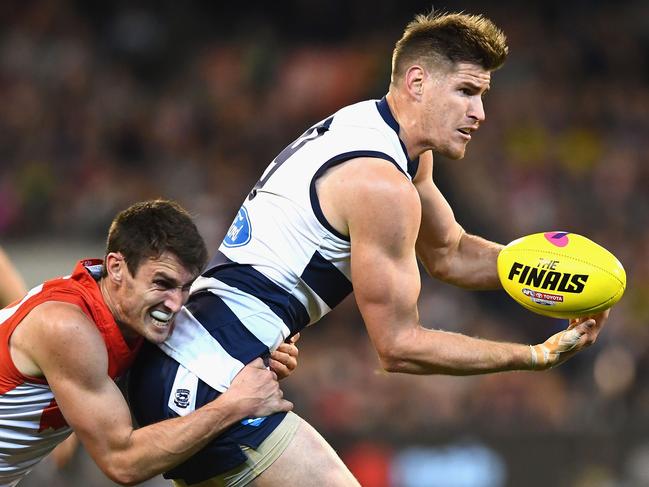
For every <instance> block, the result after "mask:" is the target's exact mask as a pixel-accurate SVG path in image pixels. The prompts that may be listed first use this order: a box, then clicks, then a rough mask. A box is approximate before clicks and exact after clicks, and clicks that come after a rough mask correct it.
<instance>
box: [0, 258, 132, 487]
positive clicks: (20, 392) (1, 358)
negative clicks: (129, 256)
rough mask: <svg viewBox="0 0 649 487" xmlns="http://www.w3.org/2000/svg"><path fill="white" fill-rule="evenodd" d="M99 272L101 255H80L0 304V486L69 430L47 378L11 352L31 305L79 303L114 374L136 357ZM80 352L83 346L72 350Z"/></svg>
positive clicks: (21, 474)
mask: <svg viewBox="0 0 649 487" xmlns="http://www.w3.org/2000/svg"><path fill="white" fill-rule="evenodd" d="M100 272H101V261H100V260H96V259H91V260H83V261H80V262H79V263H77V265H76V267H75V269H74V271H73V273H72V275H70V276H66V277H61V278H57V279H53V280H51V281H47V282H45V283H43V284H41V285H40V286H37V287H35V288H34V289H32V290H31V291H30V292H29V293H28V294H27V295H26V296H25V297H24V298H23V299H22V300H21V301H19V302H17V303H12V304H11V305H10V306H9V307H7V308H4V309H2V310H0V486H13V485H16V484H17V483H18V482H19V481H20V479H21V478H22V477H24V476H25V475H26V474H27V473H28V472H29V471H30V470H31V469H32V468H33V467H34V465H35V464H36V463H38V462H39V461H40V460H41V459H42V458H43V457H45V456H46V455H47V454H48V453H50V452H51V451H52V450H53V449H54V447H55V446H56V445H57V444H59V443H60V442H62V441H63V440H64V439H65V438H66V437H67V436H68V435H69V434H70V433H71V429H70V427H69V426H68V425H67V423H66V421H65V419H64V418H63V415H62V414H61V411H60V410H59V407H58V405H57V404H56V399H54V394H53V393H52V391H51V389H50V387H49V385H48V384H47V381H46V380H45V379H44V378H39V377H28V376H25V375H23V374H21V373H20V372H19V371H18V369H17V368H16V366H15V365H14V363H13V361H12V359H11V355H10V353H9V339H10V337H11V334H12V333H13V331H14V329H15V328H16V326H18V325H19V324H20V322H21V321H22V320H23V319H24V317H25V316H27V314H28V313H29V312H30V311H31V310H33V309H34V308H35V307H36V306H38V305H39V304H41V303H44V302H47V301H61V302H66V303H72V304H75V305H77V306H79V308H81V310H82V311H83V312H84V313H85V314H86V315H87V316H88V318H90V319H91V320H92V321H93V322H94V323H95V324H96V325H97V329H98V330H99V331H100V332H101V334H102V336H103V338H104V342H105V343H106V349H107V351H108V375H109V376H110V377H111V378H113V379H116V378H118V377H119V376H121V375H122V374H124V372H126V370H127V369H128V367H130V365H131V363H132V361H133V359H134V358H135V354H136V353H137V350H138V349H139V345H140V342H138V344H137V345H136V346H135V347H133V348H129V346H128V345H127V344H126V342H125V341H124V338H123V336H122V333H121V331H120V330H119V328H118V327H117V324H116V323H115V320H114V319H113V316H112V314H111V313H110V310H109V309H108V307H107V306H106V304H105V303H104V300H103V298H102V295H101V292H100V290H99V286H98V285H97V282H96V280H95V277H98V276H99V273H100ZM93 276H95V277H93ZM43 339H47V337H43ZM78 352H81V353H82V352H83V351H74V350H71V351H70V353H78ZM79 400H80V401H83V398H82V397H80V398H79Z"/></svg>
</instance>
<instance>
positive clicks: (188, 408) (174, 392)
mask: <svg viewBox="0 0 649 487" xmlns="http://www.w3.org/2000/svg"><path fill="white" fill-rule="evenodd" d="M197 391H198V377H196V376H195V375H194V374H193V373H191V372H190V371H189V370H187V369H186V368H185V367H183V366H182V365H178V371H177V372H176V378H175V379H174V384H173V386H172V387H171V394H169V402H168V403H167V406H168V407H169V409H171V410H172V411H175V412H176V414H178V415H179V416H185V415H187V414H189V413H191V412H192V411H193V410H194V409H196V392H197Z"/></svg>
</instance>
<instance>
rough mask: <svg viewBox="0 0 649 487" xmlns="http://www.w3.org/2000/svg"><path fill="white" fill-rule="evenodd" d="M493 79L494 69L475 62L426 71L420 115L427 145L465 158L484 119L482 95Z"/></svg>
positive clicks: (449, 155)
mask: <svg viewBox="0 0 649 487" xmlns="http://www.w3.org/2000/svg"><path fill="white" fill-rule="evenodd" d="M490 82H491V72H489V71H487V70H485V69H484V68H482V67H481V66H479V65H477V64H473V63H456V64H454V65H451V66H450V69H449V70H446V71H443V72H430V71H427V73H426V78H425V80H424V84H423V86H424V90H423V99H422V101H423V104H422V114H421V117H420V122H421V124H420V125H421V128H422V137H423V138H424V139H425V140H426V141H427V144H426V145H429V146H430V147H431V148H432V149H433V151H435V152H438V153H440V154H442V155H444V156H446V157H449V158H451V159H461V158H462V157H464V153H465V151H466V146H467V144H468V143H469V141H470V140H471V135H472V133H473V132H475V131H476V130H478V127H479V126H480V124H481V123H482V122H484V120H485V112H484V106H483V103H482V97H483V96H484V94H485V93H486V92H487V90H489V86H490Z"/></svg>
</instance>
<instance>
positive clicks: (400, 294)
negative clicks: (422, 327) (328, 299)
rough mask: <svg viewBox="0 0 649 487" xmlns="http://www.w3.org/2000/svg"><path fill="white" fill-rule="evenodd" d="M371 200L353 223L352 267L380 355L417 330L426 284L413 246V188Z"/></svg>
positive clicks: (360, 304)
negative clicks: (402, 335) (422, 289)
mask: <svg viewBox="0 0 649 487" xmlns="http://www.w3.org/2000/svg"><path fill="white" fill-rule="evenodd" d="M386 193H390V194H386ZM372 198H373V196H370V197H369V198H366V200H365V204H363V205H362V206H359V208H362V209H361V210H359V211H357V212H356V213H355V214H354V217H353V218H351V219H350V224H349V228H350V237H351V241H352V257H351V265H352V281H353V284H354V294H355V296H356V301H357V303H358V307H359V310H360V312H361V314H362V316H363V319H364V321H365V324H366V327H367V330H368V333H369V335H370V338H371V339H372V341H373V343H374V345H375V347H376V348H377V350H378V351H379V353H381V352H382V351H385V350H386V349H388V348H389V347H390V346H391V344H393V343H394V340H396V338H397V336H398V335H399V334H400V333H402V332H403V331H404V330H408V329H412V328H413V327H416V326H417V325H418V314H417V299H418V297H419V291H420V287H421V283H420V277H419V270H418V267H417V259H416V255H415V250H414V247H415V241H416V238H417V232H418V227H419V222H420V206H419V200H418V198H417V195H416V192H415V191H414V189H413V188H412V186H408V187H406V188H401V189H399V190H396V191H394V190H392V191H387V192H383V193H382V194H381V195H379V196H378V199H377V200H376V201H373V200H372Z"/></svg>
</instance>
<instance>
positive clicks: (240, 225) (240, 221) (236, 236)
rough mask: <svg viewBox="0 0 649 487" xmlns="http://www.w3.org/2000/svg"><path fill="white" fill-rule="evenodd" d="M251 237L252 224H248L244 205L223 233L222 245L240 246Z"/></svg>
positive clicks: (248, 219) (248, 218) (248, 220)
mask: <svg viewBox="0 0 649 487" xmlns="http://www.w3.org/2000/svg"><path fill="white" fill-rule="evenodd" d="M251 237H252V225H250V217H249V216H248V210H246V207H245V206H242V207H241V208H239V212H238V213H237V216H236V217H235V218H234V221H233V222H232V225H230V228H229V229H228V232H227V233H226V234H225V238H224V239H223V245H225V246H226V247H241V246H243V245H246V244H247V243H248V242H250V238H251Z"/></svg>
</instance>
